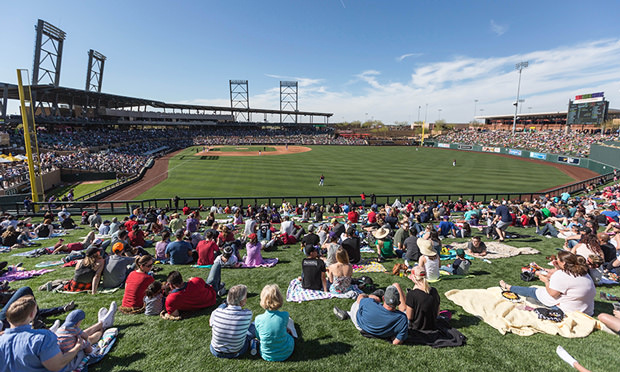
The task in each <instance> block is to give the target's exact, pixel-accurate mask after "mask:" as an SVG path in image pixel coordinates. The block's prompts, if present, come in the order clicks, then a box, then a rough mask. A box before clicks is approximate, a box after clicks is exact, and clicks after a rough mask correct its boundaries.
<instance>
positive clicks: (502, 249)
mask: <svg viewBox="0 0 620 372" xmlns="http://www.w3.org/2000/svg"><path fill="white" fill-rule="evenodd" d="M467 244H468V243H467V242H465V243H451V244H450V245H449V248H450V249H454V250H456V249H459V248H461V249H467ZM484 244H485V245H486V246H487V255H486V256H484V258H486V259H489V260H493V259H496V258H506V257H513V256H518V255H520V254H539V253H540V252H539V251H538V250H536V249H534V248H530V247H522V248H517V247H513V246H510V245H508V244H504V243H500V242H486V243H484Z"/></svg>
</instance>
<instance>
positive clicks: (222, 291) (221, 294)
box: [217, 287, 228, 297]
mask: <svg viewBox="0 0 620 372" xmlns="http://www.w3.org/2000/svg"><path fill="white" fill-rule="evenodd" d="M226 293H228V291H227V290H226V288H224V287H222V288H220V290H219V291H217V295H218V296H220V297H222V296H224V295H225V294H226Z"/></svg>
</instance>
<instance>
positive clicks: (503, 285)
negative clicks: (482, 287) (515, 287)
mask: <svg viewBox="0 0 620 372" xmlns="http://www.w3.org/2000/svg"><path fill="white" fill-rule="evenodd" d="M499 287H500V288H501V289H502V291H510V289H508V287H507V284H506V282H505V281H503V280H500V281H499Z"/></svg>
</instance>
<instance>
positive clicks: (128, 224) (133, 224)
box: [125, 220, 138, 232]
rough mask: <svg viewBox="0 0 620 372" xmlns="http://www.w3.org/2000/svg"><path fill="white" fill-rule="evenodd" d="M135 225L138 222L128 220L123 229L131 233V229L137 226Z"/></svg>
mask: <svg viewBox="0 0 620 372" xmlns="http://www.w3.org/2000/svg"><path fill="white" fill-rule="evenodd" d="M137 224H138V221H136V220H129V221H127V222H125V228H126V229H127V231H129V232H131V231H133V230H132V229H133V227H134V226H135V225H137Z"/></svg>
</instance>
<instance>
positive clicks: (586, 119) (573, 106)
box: [567, 101, 609, 125]
mask: <svg viewBox="0 0 620 372" xmlns="http://www.w3.org/2000/svg"><path fill="white" fill-rule="evenodd" d="M608 108H609V102H608V101H598V102H582V103H575V102H573V101H571V102H570V103H569V105H568V118H567V124H568V125H571V124H596V125H601V124H602V123H603V122H604V121H605V117H606V116H607V109H608Z"/></svg>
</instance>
